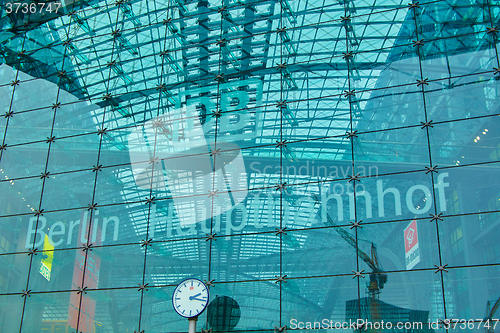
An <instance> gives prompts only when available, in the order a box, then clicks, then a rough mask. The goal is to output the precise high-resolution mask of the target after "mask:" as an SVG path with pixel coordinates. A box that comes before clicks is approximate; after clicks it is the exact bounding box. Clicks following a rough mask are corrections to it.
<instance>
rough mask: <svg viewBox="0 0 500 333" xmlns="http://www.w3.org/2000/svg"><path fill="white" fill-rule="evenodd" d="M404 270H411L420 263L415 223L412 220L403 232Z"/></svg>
mask: <svg viewBox="0 0 500 333" xmlns="http://www.w3.org/2000/svg"><path fill="white" fill-rule="evenodd" d="M404 242H405V262H406V269H412V268H413V267H415V265H416V264H418V263H419V262H420V250H419V247H418V231H417V221H416V220H413V221H411V223H410V224H409V225H408V226H407V227H406V229H405V231H404Z"/></svg>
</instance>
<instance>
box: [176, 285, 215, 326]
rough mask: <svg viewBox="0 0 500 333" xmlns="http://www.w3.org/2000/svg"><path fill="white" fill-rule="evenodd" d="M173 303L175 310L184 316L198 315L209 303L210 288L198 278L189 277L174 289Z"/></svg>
mask: <svg viewBox="0 0 500 333" xmlns="http://www.w3.org/2000/svg"><path fill="white" fill-rule="evenodd" d="M172 303H173V305H174V309H175V311H176V312H177V313H178V314H180V315H181V316H183V317H186V318H191V317H196V316H198V315H199V314H200V313H202V312H203V310H205V308H206V307H207V304H208V288H207V286H206V285H205V284H204V283H203V282H202V281H200V280H198V279H187V280H184V281H182V282H181V283H179V285H177V287H176V288H175V290H174V295H173V296H172Z"/></svg>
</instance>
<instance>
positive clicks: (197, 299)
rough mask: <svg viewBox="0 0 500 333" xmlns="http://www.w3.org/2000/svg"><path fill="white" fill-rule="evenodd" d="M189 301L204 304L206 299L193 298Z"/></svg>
mask: <svg viewBox="0 0 500 333" xmlns="http://www.w3.org/2000/svg"><path fill="white" fill-rule="evenodd" d="M190 299H191V300H194V301H201V302H205V301H206V299H201V298H196V297H193V298H190Z"/></svg>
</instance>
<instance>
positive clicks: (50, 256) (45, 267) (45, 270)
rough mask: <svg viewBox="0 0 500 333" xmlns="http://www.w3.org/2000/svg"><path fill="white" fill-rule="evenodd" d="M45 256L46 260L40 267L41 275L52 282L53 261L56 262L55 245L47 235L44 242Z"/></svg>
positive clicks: (43, 260)
mask: <svg viewBox="0 0 500 333" xmlns="http://www.w3.org/2000/svg"><path fill="white" fill-rule="evenodd" d="M43 255H44V256H46V258H44V259H42V262H41V265H40V274H42V276H43V277H44V278H46V279H47V281H50V272H51V270H52V261H54V245H53V244H52V242H51V241H50V239H49V236H47V235H45V240H44V241H43Z"/></svg>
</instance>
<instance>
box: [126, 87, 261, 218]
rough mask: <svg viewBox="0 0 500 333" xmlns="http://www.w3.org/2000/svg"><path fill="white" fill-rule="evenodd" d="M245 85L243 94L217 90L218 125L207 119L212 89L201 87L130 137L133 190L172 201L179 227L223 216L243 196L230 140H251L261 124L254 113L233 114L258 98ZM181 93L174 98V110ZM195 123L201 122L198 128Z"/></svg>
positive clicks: (238, 158) (243, 177)
mask: <svg viewBox="0 0 500 333" xmlns="http://www.w3.org/2000/svg"><path fill="white" fill-rule="evenodd" d="M248 81H251V80H247V81H246V82H240V83H239V85H238V87H246V88H247V90H238V89H236V88H238V87H235V86H234V84H233V87H230V86H228V84H226V86H224V85H220V86H219V91H220V92H221V103H220V104H221V111H222V116H220V118H219V121H218V122H217V123H216V118H215V117H212V116H211V114H212V112H213V111H215V109H214V105H216V104H215V103H214V101H212V98H216V95H215V96H214V94H210V91H211V90H213V89H214V87H206V88H203V89H201V88H200V89H197V90H194V91H189V99H187V100H186V102H185V104H184V105H186V106H183V107H178V108H176V109H175V110H174V111H169V112H168V113H167V114H165V115H162V116H159V117H157V118H154V119H151V120H149V121H147V122H145V123H144V124H142V125H141V126H139V127H136V128H135V129H134V131H133V132H132V133H131V134H130V135H129V138H128V139H129V152H130V161H131V165H132V173H133V176H134V180H135V182H136V185H137V186H138V187H140V188H142V189H144V190H152V192H153V196H156V197H157V198H160V197H164V198H166V197H171V198H172V200H173V202H174V207H175V212H176V215H177V217H178V219H179V222H180V225H181V227H185V226H187V225H189V224H193V223H196V222H200V221H204V220H206V219H209V218H211V217H213V216H216V215H219V214H222V213H223V212H225V211H227V210H229V209H230V208H231V207H233V206H235V205H237V204H239V203H240V202H242V201H243V200H244V199H245V197H246V196H247V192H248V190H247V188H248V184H247V183H248V180H247V174H246V170H245V164H244V160H243V156H242V154H241V150H240V148H239V146H238V145H237V144H235V143H234V141H238V140H245V139H247V138H251V137H252V136H253V137H255V136H256V134H257V126H260V124H261V123H262V122H261V121H257V120H258V112H256V110H254V111H253V112H248V111H245V112H238V111H237V110H239V109H243V108H245V107H247V106H248V105H249V104H250V103H251V102H250V100H251V95H252V94H255V95H256V97H254V98H253V102H252V103H253V104H254V105H256V101H258V100H259V97H260V99H261V98H262V83H261V82H260V81H259V82H260V84H255V82H254V88H253V89H251V88H248V87H249V86H251V84H250V83H249V82H248ZM257 83H258V82H257ZM259 87H260V88H259ZM210 88H211V90H210ZM252 91H253V93H252ZM224 92H225V93H224ZM186 94H187V93H186ZM186 94H183V95H179V96H178V97H177V98H178V100H177V102H178V103H179V105H180V104H181V102H182V98H185V96H186ZM196 95H202V96H201V97H197V96H196ZM201 110H202V111H204V116H203V117H202V116H201ZM232 110H236V111H235V112H234V113H233V112H231V111H232ZM228 111H229V112H228ZM200 119H205V123H204V124H203V125H202V124H201V123H200ZM215 131H217V136H215ZM215 139H216V140H215ZM230 140H231V141H233V142H228V141H230ZM145 196H149V191H145Z"/></svg>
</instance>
